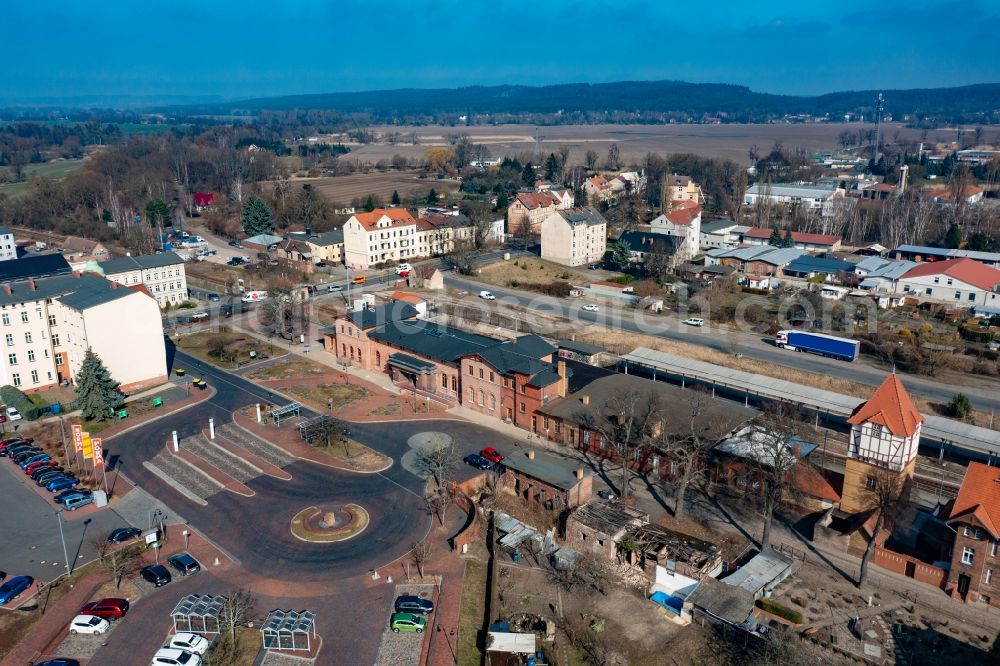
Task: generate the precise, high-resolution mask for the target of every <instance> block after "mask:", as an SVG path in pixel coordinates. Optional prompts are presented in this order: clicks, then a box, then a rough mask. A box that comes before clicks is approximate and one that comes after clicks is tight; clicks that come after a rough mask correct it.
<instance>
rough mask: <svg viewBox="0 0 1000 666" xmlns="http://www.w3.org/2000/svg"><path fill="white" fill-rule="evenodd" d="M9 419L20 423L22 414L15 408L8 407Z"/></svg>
mask: <svg viewBox="0 0 1000 666" xmlns="http://www.w3.org/2000/svg"><path fill="white" fill-rule="evenodd" d="M7 418H8V419H10V420H11V421H20V420H21V412H19V411H17V410H16V409H14V408H13V407H8V408H7Z"/></svg>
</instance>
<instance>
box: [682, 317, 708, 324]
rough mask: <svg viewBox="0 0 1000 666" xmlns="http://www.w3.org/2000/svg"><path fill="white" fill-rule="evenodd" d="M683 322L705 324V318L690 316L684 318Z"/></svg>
mask: <svg viewBox="0 0 1000 666" xmlns="http://www.w3.org/2000/svg"><path fill="white" fill-rule="evenodd" d="M683 323H685V324H687V325H688V326H702V325H704V324H705V320H704V319H701V318H699V317H691V318H690V319H685V320H684V322H683Z"/></svg>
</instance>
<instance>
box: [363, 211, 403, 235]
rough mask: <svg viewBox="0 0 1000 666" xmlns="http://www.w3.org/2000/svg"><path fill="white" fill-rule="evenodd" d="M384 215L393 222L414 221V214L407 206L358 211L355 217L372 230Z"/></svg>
mask: <svg viewBox="0 0 1000 666" xmlns="http://www.w3.org/2000/svg"><path fill="white" fill-rule="evenodd" d="M383 217H388V218H389V219H390V220H392V221H393V222H412V221H413V216H412V215H410V211H408V210H406V209H405V208H376V209H375V210H373V211H371V212H370V213H357V214H356V215H355V216H354V219H355V220H357V221H358V222H359V223H361V226H363V227H364V228H365V229H367V230H369V231H371V230H372V229H374V228H375V224H376V223H377V222H378V221H379V220H381V219H382V218H383Z"/></svg>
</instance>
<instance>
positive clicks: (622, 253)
mask: <svg viewBox="0 0 1000 666" xmlns="http://www.w3.org/2000/svg"><path fill="white" fill-rule="evenodd" d="M611 263H612V265H613V266H614V267H615V268H616V269H618V270H620V271H623V270H625V269H626V268H628V267H629V264H631V263H632V248H631V247H630V246H629V244H628V243H627V242H626V241H625V240H624V239H619V240H617V241H615V244H614V245H612V246H611Z"/></svg>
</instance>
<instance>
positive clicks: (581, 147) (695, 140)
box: [351, 123, 955, 164]
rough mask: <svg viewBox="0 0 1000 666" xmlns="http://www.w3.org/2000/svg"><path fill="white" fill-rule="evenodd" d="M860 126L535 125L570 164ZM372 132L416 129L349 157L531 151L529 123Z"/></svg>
mask: <svg viewBox="0 0 1000 666" xmlns="http://www.w3.org/2000/svg"><path fill="white" fill-rule="evenodd" d="M871 127H872V126H871V125H864V124H860V123H859V124H842V123H836V124H818V125H790V124H788V125H786V124H772V125H735V124H732V125H553V126H546V127H538V149H539V150H541V151H542V152H543V153H549V152H557V151H558V150H559V147H560V146H568V147H569V148H570V150H571V151H572V152H571V153H570V163H572V164H582V163H583V159H584V153H586V152H587V151H588V150H594V151H597V153H598V154H599V155H600V158H601V160H602V161H603V159H604V157H605V156H606V155H607V151H608V147H609V146H610V145H611V144H612V143H617V144H618V148H619V150H620V152H621V157H622V159H623V160H624V161H625V162H640V161H641V160H642V159H643V158H644V157H645V156H646V154H647V153H650V152H653V153H661V154H669V153H696V154H699V155H702V156H704V157H721V158H728V159H731V160H733V161H735V162H737V163H739V164H747V163H748V157H747V151H748V150H749V149H750V148H751V147H752V146H757V147H758V149H760V150H762V151H764V152H766V151H767V150H770V148H771V146H772V145H774V143H775V142H778V141H780V142H781V143H782V144H783V145H784V146H785V147H787V148H794V147H797V146H802V147H803V148H805V149H806V151H808V152H810V153H812V152H817V151H822V150H834V149H836V148H837V147H838V141H837V137H838V136H839V135H840V133H841V132H843V131H844V130H850V131H852V132H856V131H858V130H866V129H870V128H871ZM372 131H374V132H375V133H376V134H377V135H378V134H386V133H392V132H398V133H403V134H410V133H415V134H416V136H417V140H418V144H417V145H412V144H403V143H397V144H395V145H390V144H388V143H374V144H367V145H352V146H351V157H353V158H356V159H358V160H360V161H362V162H372V163H374V162H377V161H378V160H381V159H389V158H391V157H392V156H393V155H395V154H397V153H398V154H400V155H402V156H404V157H409V158H422V157H423V155H424V151H425V150H427V148H429V147H431V146H443V145H448V135H451V134H468V135H469V136H470V137H471V138H472V140H473V141H474V142H476V143H482V144H485V145H487V146H488V147H489V149H490V152H491V153H492V154H493V156H494V157H503V156H505V155H515V154H517V153H520V152H524V151H533V150H535V126H534V125H498V126H473V127H444V126H440V125H427V126H422V127H399V126H392V127H389V126H376V127H373V128H372ZM882 131H883V136H885V137H886V138H887V139H888V140H893V139H894V138H895V137H897V136H898V138H899V139H906V140H912V141H921V140H926V141H931V142H936V141H953V140H955V133H954V132H953V131H949V130H933V131H930V132H928V135H927V137H926V139H924V136H923V130H918V129H908V128H905V127H903V126H902V125H898V124H886V125H883V129H882Z"/></svg>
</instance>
